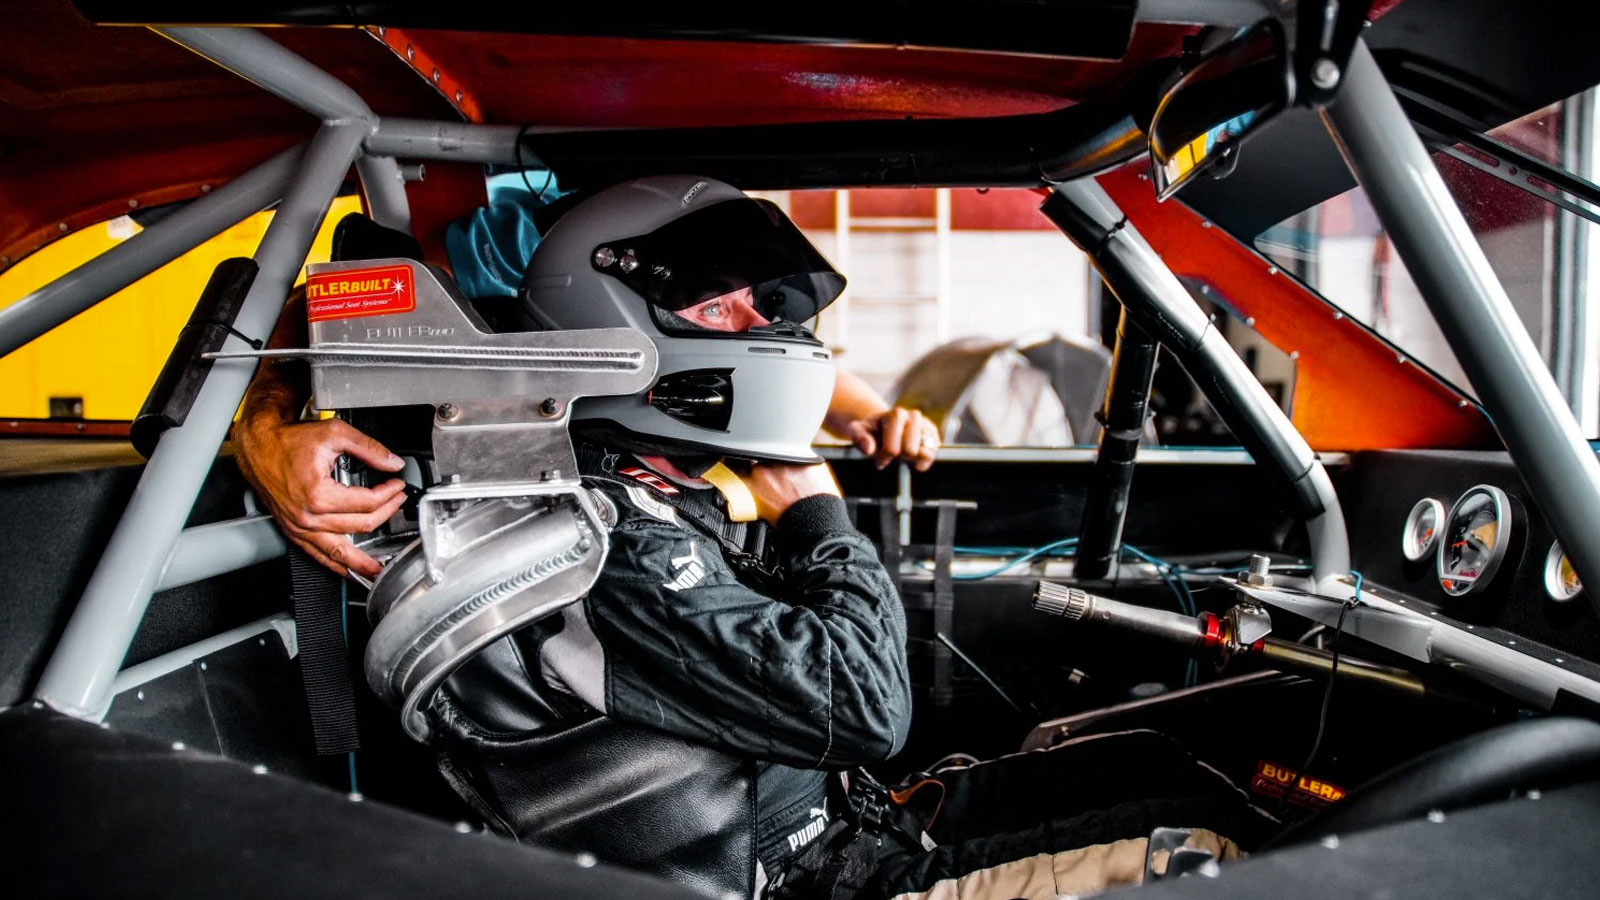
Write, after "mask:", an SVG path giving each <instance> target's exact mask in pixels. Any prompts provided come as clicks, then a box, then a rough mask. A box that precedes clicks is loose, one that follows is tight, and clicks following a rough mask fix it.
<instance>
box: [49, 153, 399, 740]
mask: <svg viewBox="0 0 1600 900" xmlns="http://www.w3.org/2000/svg"><path fill="white" fill-rule="evenodd" d="M371 127H372V126H371V124H370V123H368V122H339V123H332V124H328V125H324V126H323V127H322V129H321V130H320V131H318V132H317V135H316V137H315V138H313V139H312V141H311V144H310V145H309V146H308V147H307V148H306V152H305V158H304V160H303V161H302V163H301V168H300V172H299V175H298V177H296V178H295V179H294V181H293V182H292V185H291V187H290V190H289V193H288V195H287V196H286V197H284V200H283V203H281V204H280V205H279V207H278V210H277V213H276V214H275V215H274V216H273V217H272V224H271V225H270V226H268V228H267V233H266V236H265V237H263V238H262V239H261V246H260V247H259V248H258V249H257V250H256V255H255V260H256V263H257V264H258V265H259V266H260V273H259V274H258V275H257V276H256V280H255V283H254V284H253V285H252V286H251V288H250V293H249V294H248V295H247V296H246V297H245V300H244V305H243V307H242V308H241V309H240V311H239V315H238V318H237V319H235V321H234V325H235V327H236V328H238V330H239V331H240V332H242V333H243V334H246V335H251V336H260V337H265V336H267V335H269V334H271V333H272V327H273V325H274V324H275V323H276V322H277V320H278V314H279V312H281V311H282V309H283V302H284V298H285V297H287V296H288V294H289V289H290V288H291V287H292V286H293V285H294V279H295V276H296V275H297V274H298V273H299V271H300V267H301V266H302V265H303V264H304V263H305V259H306V253H307V252H309V251H310V249H311V241H312V238H314V237H315V236H316V233H317V228H318V227H319V226H320V225H321V224H322V219H323V217H324V216H325V215H327V211H328V204H329V203H331V202H332V200H333V197H334V194H335V193H337V191H338V190H339V186H340V184H341V183H343V181H344V178H345V174H346V173H347V172H349V171H350V164H351V163H352V162H354V161H355V158H356V155H357V154H358V153H359V152H360V149H361V142H362V140H364V139H365V138H366V136H367V135H368V134H369V133H370V131H371ZM254 372H255V365H254V362H253V361H244V360H233V361H228V360H219V361H217V362H216V364H214V365H213V366H212V368H211V373H210V374H209V375H208V376H207V377H206V381H205V385H204V386H203V387H201V389H200V393H199V395H198V396H197V397H196V398H195V402H194V406H193V407H192V408H191V409H190V411H189V417H188V420H187V421H185V422H184V424H183V425H182V426H180V427H178V428H173V429H171V430H169V431H167V432H166V433H164V434H162V436H161V441H160V443H158V444H157V445H156V450H155V453H153V454H152V455H151V457H150V462H149V463H148V464H147V465H146V466H145V469H144V473H143V475H141V476H140V478H139V484H138V486H137V487H135V488H134V491H133V497H132V498H131V499H130V500H129V501H128V506H127V508H126V509H125V510H124V512H123V514H122V519H121V521H119V522H118V523H117V528H116V531H114V532H113V533H112V535H111V540H110V542H109V543H108V544H107V545H106V549H105V553H104V554H103V555H102V556H101V557H100V563H99V565H98V566H96V567H95V570H94V575H93V576H91V577H90V579H89V584H88V586H87V587H85V588H84V592H83V598H82V599H81V600H80V601H79V602H78V606H77V608H76V609H75V610H74V611H73V614H72V619H71V621H69V622H68V623H67V628H66V631H65V633H64V634H63V635H62V636H61V641H60V643H59V644H57V645H56V650H55V652H54V653H53V654H52V655H51V657H50V663H49V665H48V666H46V668H45V671H44V676H43V677H42V678H41V679H40V681H39V688H38V693H37V697H38V699H39V700H42V701H43V702H45V703H47V704H49V705H50V706H51V707H52V708H54V709H57V710H59V711H61V712H64V713H68V714H70V715H75V716H80V717H86V718H96V717H99V716H102V715H104V712H105V709H106V706H107V704H108V703H109V701H110V696H111V694H110V692H111V684H112V681H113V679H115V678H116V674H117V669H118V668H119V667H120V666H121V664H122V659H123V657H124V656H126V655H127V652H128V645H129V644H130V643H131V642H132V640H133V635H134V632H135V631H136V630H137V629H138V627H139V622H140V621H141V620H142V619H143V618H144V613H145V609H146V607H147V606H149V603H150V594H151V592H152V591H153V590H154V589H155V587H156V585H157V584H158V583H159V582H160V580H161V570H162V568H163V567H164V566H165V565H166V561H167V558H168V556H169V555H170V554H171V553H172V548H173V546H174V544H175V543H176V542H177V539H178V533H179V532H180V531H181V530H182V529H183V524H184V520H185V519H187V518H188V516H189V512H190V510H191V509H192V508H193V507H194V501H195V497H196V496H197V495H198V494H199V493H200V486H201V484H202V483H203V482H204V481H205V477H206V473H207V471H209V470H210V468H211V465H212V463H213V461H215V459H216V456H217V448H218V447H219V446H220V445H221V444H222V439H223V437H224V436H225V435H226V434H227V432H228V426H229V424H230V423H232V421H233V414H234V412H235V411H236V410H238V408H239V401H240V400H241V399H242V398H243V397H244V392H245V388H246V387H248V386H249V384H250V378H251V376H252V375H253V374H254Z"/></svg>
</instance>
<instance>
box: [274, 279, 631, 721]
mask: <svg viewBox="0 0 1600 900" xmlns="http://www.w3.org/2000/svg"><path fill="white" fill-rule="evenodd" d="M307 317H308V318H309V319H310V323H311V341H310V347H309V349H308V350H306V351H304V355H305V356H307V357H308V358H309V359H310V361H311V369H312V388H313V393H314V395H315V402H316V404H317V406H318V407H320V408H323V409H352V408H360V407H376V406H397V405H411V404H422V403H427V404H432V405H433V406H434V407H435V410H436V412H435V415H434V426H433V447H434V462H435V467H436V469H437V471H438V474H439V483H438V484H437V485H434V486H432V487H430V488H428V489H427V490H426V491H425V492H424V493H423V495H422V497H421V498H420V500H419V503H418V513H419V537H418V538H417V540H416V541H414V542H413V543H412V544H410V545H409V546H407V547H406V548H405V549H404V550H402V551H401V552H400V553H399V554H398V555H397V556H396V557H395V558H394V559H392V560H391V561H390V562H389V563H388V565H386V566H385V568H384V570H383V572H382V574H380V575H379V576H378V579H377V581H376V582H375V583H374V584H373V587H372V592H371V595H370V597H369V598H368V605H367V614H368V618H369V619H370V620H371V621H372V623H373V634H372V639H371V641H370V642H369V644H368V646H367V652H366V659H365V665H364V667H365V670H366V675H367V681H368V683H369V684H370V685H371V686H372V688H373V690H374V691H376V692H377V694H378V695H379V696H380V697H382V698H383V699H384V700H385V701H386V702H388V703H389V704H391V705H393V706H395V707H397V708H398V709H399V710H400V713H401V724H402V726H403V727H404V728H405V730H406V733H407V734H409V735H411V736H412V737H413V738H415V739H417V740H419V741H426V740H427V739H428V737H429V736H430V733H431V727H430V724H429V721H428V716H427V710H428V708H429V705H430V704H431V703H433V702H435V701H436V700H437V699H438V694H437V688H438V686H439V684H440V683H441V682H443V681H444V679H445V678H447V677H448V676H449V674H450V673H451V672H453V671H454V670H455V669H456V668H457V667H458V666H460V665H461V664H462V663H463V662H465V661H466V660H468V659H470V658H471V657H472V655H473V654H475V653H477V652H478V651H479V650H481V649H482V648H483V647H485V646H487V645H488V644H490V643H492V642H493V641H495V640H497V639H499V638H500V637H502V636H504V635H505V634H507V633H509V632H511V631H513V630H515V629H517V628H520V627H522V626H523V625H526V624H529V623H531V622H533V621H535V620H536V619H539V618H541V617H543V616H546V615H549V614H550V613H553V612H555V611H557V610H559V609H561V608H563V607H565V606H566V605H568V604H570V603H572V602H574V601H577V600H578V599H580V598H582V597H583V595H584V594H585V593H586V592H587V591H588V589H589V587H590V586H591V585H592V584H593V583H594V580H595V578H596V577H597V576H598V575H599V573H600V567H601V565H602V564H603V563H604V561H605V555H606V551H607V549H608V541H607V528H608V524H609V523H608V521H607V518H606V516H605V507H604V505H603V504H602V503H600V502H598V501H597V500H596V499H595V498H594V497H592V496H591V495H590V493H589V491H587V490H586V489H585V488H583V487H582V486H581V484H580V482H579V479H578V471H577V462H576V457H575V456H574V454H573V450H572V443H571V439H570V438H569V437H568V434H567V425H568V421H569V417H570V410H571V404H572V401H573V399H574V398H576V397H579V396H591V395H605V394H632V393H637V392H639V391H642V390H644V389H645V388H646V387H647V386H648V385H649V384H650V382H651V380H652V379H653V378H654V376H655V371H656V353H655V348H654V346H653V345H652V344H651V342H650V340H649V339H648V338H646V337H645V336H644V335H642V334H640V333H639V332H637V331H635V330H633V329H631V328H608V329H591V330H586V331H560V332H527V333H514V334H494V333H490V332H489V331H488V329H487V328H486V327H485V326H484V325H483V322H482V320H481V319H480V318H479V317H478V316H477V315H476V314H475V313H474V312H473V311H472V310H471V308H470V307H468V306H467V305H466V304H465V303H464V302H463V301H461V300H460V299H458V297H457V296H456V295H455V294H454V293H453V292H451V291H450V290H449V289H448V288H447V287H446V285H445V283H443V282H442V281H441V280H440V278H439V277H438V276H437V275H436V274H435V273H434V272H433V271H432V270H431V269H429V268H428V267H427V266H425V265H423V264H421V263H418V262H415V261H412V260H406V259H387V260H363V261H360V262H343V263H329V264H326V265H317V266H312V267H311V269H310V274H309V277H308V279H307ZM441 702H442V701H441Z"/></svg>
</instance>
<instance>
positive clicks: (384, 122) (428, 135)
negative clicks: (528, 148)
mask: <svg viewBox="0 0 1600 900" xmlns="http://www.w3.org/2000/svg"><path fill="white" fill-rule="evenodd" d="M560 130H574V129H543V128H529V129H526V131H525V132H524V130H523V129H520V128H518V127H516V126H515V125H469V124H463V123H461V122H435V121H430V120H427V119H389V118H386V119H381V120H379V122H378V129H377V130H376V131H374V132H373V133H372V136H371V137H369V138H367V152H368V153H373V154H376V155H379V156H394V157H400V158H402V159H437V160H446V161H451V162H464V163H480V164H482V165H498V166H516V165H537V164H538V163H539V160H538V158H537V157H535V156H534V155H533V154H532V153H528V152H524V153H523V154H522V155H521V158H520V159H519V158H518V155H517V136H518V134H519V133H527V134H539V133H541V132H543V131H560ZM578 130H581V129H578Z"/></svg>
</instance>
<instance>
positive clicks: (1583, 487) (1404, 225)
mask: <svg viewBox="0 0 1600 900" xmlns="http://www.w3.org/2000/svg"><path fill="white" fill-rule="evenodd" d="M1323 120H1324V122H1325V124H1326V125H1327V127H1328V131H1329V133H1330V134H1332V135H1333V139H1334V141H1335V142H1336V143H1337V144H1338V145H1339V149H1340V152H1341V153H1343V154H1344V158H1345V162H1346V163H1347V164H1348V165H1349V167H1350V171H1351V172H1352V173H1354V174H1355V176H1356V179H1357V180H1358V181H1359V182H1360V183H1361V185H1362V186H1363V187H1364V188H1365V189H1366V191H1367V197H1368V199H1369V200H1371V202H1372V205H1373V208H1374V209H1375V210H1376V211H1377V213H1378V219H1379V221H1380V222H1382V223H1383V227H1384V229H1385V230H1387V231H1388V233H1389V236H1390V239H1392V240H1393V241H1394V244H1395V249H1396V250H1398V251H1399V253H1400V258H1401V259H1402V260H1403V261H1404V262H1405V265H1406V270H1407V271H1408V272H1410V273H1411V277H1412V278H1413V279H1414V280H1415V281H1416V283H1417V287H1418V288H1419V289H1420V292H1421V294H1422V297H1423V299H1424V300H1425V301H1427V303H1428V308H1429V310H1431V311H1432V313H1433V318H1434V320H1435V321H1436V322H1437V323H1438V324H1439V330H1440V331H1442V332H1444V336H1445V338H1446V339H1447V340H1448V341H1449V342H1450V349H1451V350H1452V351H1453V352H1454V353H1455V355H1456V359H1457V360H1458V361H1459V362H1460V363H1461V367H1462V368H1463V369H1464V370H1465V371H1466V373H1467V377H1468V378H1469V379H1470V380H1471V381H1472V384H1473V386H1474V387H1475V388H1477V390H1478V392H1479V400H1480V401H1481V402H1482V404H1483V407H1484V410H1485V411H1487V412H1488V414H1489V418H1490V420H1491V421H1492V422H1493V424H1494V426H1495V430H1496V431H1497V432H1499V434H1500V438H1501V440H1502V441H1504V442H1505V445H1506V449H1508V450H1509V451H1510V452H1511V458H1512V460H1514V461H1515V462H1516V464H1517V467H1518V469H1519V470H1520V472H1521V473H1522V476H1523V479H1524V480H1525V481H1526V482H1527V485H1528V488H1529V490H1530V491H1531V492H1532V493H1533V496H1534V498H1535V499H1536V500H1537V501H1538V502H1539V506H1540V509H1541V510H1542V511H1543V513H1544V514H1545V517H1546V518H1547V519H1549V521H1550V525H1551V527H1552V529H1554V531H1555V533H1556V537H1557V538H1558V539H1559V540H1560V541H1561V546H1562V548H1563V549H1564V550H1566V552H1567V557H1568V558H1569V559H1571V560H1572V562H1573V564H1574V566H1575V567H1576V568H1577V570H1578V576H1579V577H1580V578H1582V579H1583V580H1584V582H1585V583H1587V584H1600V532H1597V531H1596V530H1595V523H1597V522H1600V461H1597V460H1596V458H1595V453H1594V451H1593V450H1592V449H1591V448H1590V447H1589V444H1588V442H1587V441H1585V440H1584V438H1583V433H1582V432H1581V431H1580V430H1579V428H1578V423H1577V420H1576V419H1574V418H1573V415H1572V410H1571V409H1569V408H1568V406H1567V403H1566V401H1565V400H1563V399H1562V396H1561V392H1560V390H1559V389H1557V387H1556V384H1555V380H1554V379H1553V378H1552V377H1551V375H1550V372H1549V370H1548V369H1547V368H1546V367H1545V364H1544V360H1543V358H1542V357H1540V355H1539V351H1538V349H1537V348H1536V347H1535V346H1534V344H1533V341H1532V340H1531V339H1530V338H1529V337H1528V332H1527V329H1525V328H1524V327H1523V325H1522V322H1521V320H1520V319H1518V318H1517V313H1516V310H1515V308H1513V307H1512V305H1511V300H1510V298H1509V297H1507V296H1506V291H1505V288H1504V287H1503V286H1501V284H1500V280H1499V278H1497V277H1496V276H1495V274H1494V270H1493V269H1491V268H1490V267H1489V260H1488V258H1487V257H1486V256H1485V255H1484V253H1483V248H1482V247H1480V246H1479V245H1478V242H1477V239H1476V238H1474V237H1473V234H1472V231H1471V229H1469V228H1468V227H1467V222H1466V219H1465V218H1464V217H1463V216H1462V215H1461V210H1460V209H1459V208H1457V206H1456V204H1455V200H1454V199H1453V198H1452V197H1451V195H1450V192H1449V190H1448V189H1447V188H1446V187H1445V184H1444V179H1443V178H1441V177H1440V175H1439V171H1438V169H1436V168H1435V167H1434V165H1433V160H1432V158H1431V157H1430V156H1429V154H1428V151H1427V148H1426V147H1424V146H1423V144H1422V140H1421V139H1420V138H1419V137H1417V133H1416V130H1415V129H1414V128H1413V127H1412V125H1411V122H1410V120H1408V119H1407V118H1406V114H1405V111H1404V110H1403V109H1402V108H1401V106H1400V102H1399V100H1397V99H1396V98H1395V95H1394V92H1393V90H1391V89H1390V87H1389V83H1388V81H1387V80H1385V79H1384V77H1383V72H1382V71H1381V70H1380V69H1379V68H1378V64H1377V63H1376V62H1375V61H1374V60H1373V58H1372V53H1371V52H1370V51H1369V50H1368V49H1367V46H1366V44H1365V43H1364V42H1358V43H1357V44H1356V48H1355V51H1354V53H1352V54H1351V58H1350V66H1349V69H1348V71H1347V73H1346V75H1345V82H1344V85H1343V87H1342V88H1341V89H1340V93H1339V96H1338V97H1337V98H1336V99H1335V101H1334V102H1333V103H1332V104H1331V105H1330V106H1328V107H1327V108H1326V109H1324V110H1323ZM1597 605H1600V603H1597Z"/></svg>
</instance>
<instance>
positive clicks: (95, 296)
mask: <svg viewBox="0 0 1600 900" xmlns="http://www.w3.org/2000/svg"><path fill="white" fill-rule="evenodd" d="M304 152H305V145H304V144H298V145H296V146H294V147H290V148H289V149H287V150H285V151H283V152H282V153H279V154H278V155H276V156H274V157H272V158H270V159H268V160H267V161H265V162H263V163H261V164H260V165H258V166H256V167H255V168H253V169H251V170H250V171H248V172H246V173H244V174H243V175H240V176H239V177H238V178H235V179H234V180H233V181H231V182H229V183H227V184H225V185H223V186H221V187H219V188H217V189H216V190H214V191H212V192H211V193H209V194H207V195H205V196H204V197H201V198H199V199H198V200H194V201H192V202H190V203H189V204H187V205H186V206H184V207H183V208H182V209H180V210H178V211H177V212H175V213H173V214H172V215H170V216H168V217H167V218H166V219H164V220H162V221H160V222H158V223H156V224H154V225H152V226H150V227H149V228H146V229H145V230H143V231H141V232H140V233H138V234H136V235H134V236H133V237H131V238H128V239H127V240H126V241H123V242H122V243H120V244H118V245H117V246H115V247H112V248H111V249H110V250H107V251H106V252H104V253H102V254H100V255H99V256H96V257H95V258H93V259H91V260H89V261H88V262H85V263H84V264H83V265H81V266H78V267H77V268H76V269H73V270H72V271H70V272H68V273H66V274H65V275H62V276H61V277H60V278H57V279H56V280H55V281H52V282H50V283H49V284H47V285H45V286H44V287H41V288H39V289H38V290H36V291H34V292H32V293H30V294H28V295H27V296H25V297H23V298H22V299H20V300H18V301H17V302H15V303H13V304H11V305H10V306H7V307H6V308H4V309H0V357H3V356H5V355H6V354H8V353H11V352H12V351H14V350H16V349H17V348H18V347H21V346H23V345H24V344H27V343H28V342H29V341H32V340H34V339H35V338H37V337H39V336H40V335H42V334H44V333H45V332H47V331H49V330H50V329H52V328H55V327H56V326H57V325H60V324H61V323H63V322H65V321H67V320H68V319H70V318H72V317H73V316H76V315H78V314H79V313H81V312H84V311H85V310H87V309H89V308H90V307H92V306H94V305H95V304H97V303H99V302H100V301H101V300H104V299H106V298H107V297H110V296H111V295H112V294H115V293H116V292H117V291H120V290H122V289H123V288H125V287H127V286H128V285H130V284H133V283H134V282H135V281H138V280H139V279H141V278H143V277H145V276H146V275H149V274H150V273H151V272H154V271H155V270H156V269H159V268H161V267H162V266H164V265H166V264H167V263H169V262H171V261H173V260H174V259H177V258H178V257H180V256H182V255H183V254H185V253H188V252H189V251H190V250H193V249H194V248H195V247H198V246H200V245H201V244H203V243H205V242H206V241H208V240H210V239H211V238H213V237H216V236H217V235H218V234H221V233H222V232H223V231H224V230H225V229H227V228H229V227H231V226H233V225H236V224H238V223H239V222H241V221H243V220H244V219H246V218H247V217H249V216H250V215H252V214H254V213H257V212H260V211H261V210H263V209H266V208H267V207H268V206H271V205H272V204H273V203H276V202H277V201H278V200H279V199H280V198H282V197H283V192H284V188H285V187H287V185H288V184H289V180H290V178H292V177H293V175H294V172H295V170H296V168H298V166H299V163H300V157H301V154H303V153H304Z"/></svg>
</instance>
